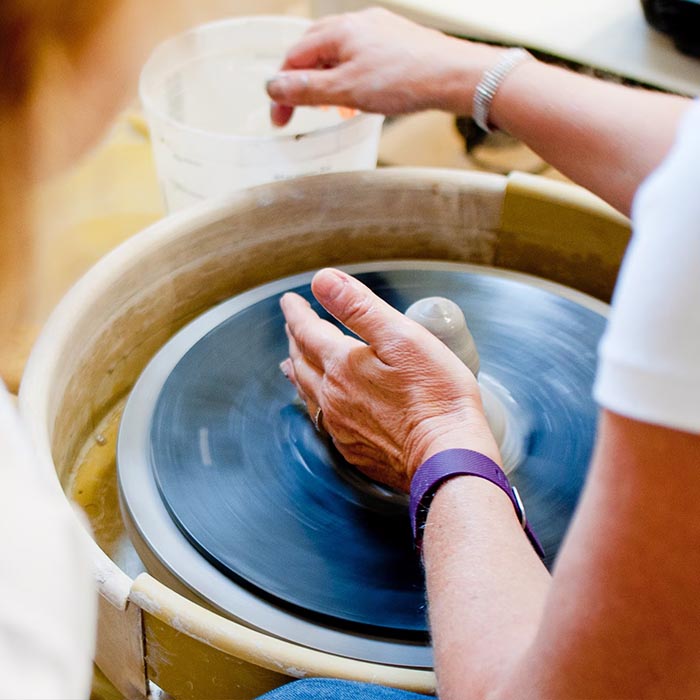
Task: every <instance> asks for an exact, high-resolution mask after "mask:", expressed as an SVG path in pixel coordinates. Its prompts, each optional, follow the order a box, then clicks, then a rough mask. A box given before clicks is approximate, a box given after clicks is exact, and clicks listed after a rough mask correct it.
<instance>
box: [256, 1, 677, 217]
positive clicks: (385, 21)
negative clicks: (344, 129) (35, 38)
mask: <svg viewBox="0 0 700 700" xmlns="http://www.w3.org/2000/svg"><path fill="white" fill-rule="evenodd" d="M503 51H504V49H502V48H496V47H492V46H485V45H482V44H475V43H472V42H468V41H461V40H458V39H455V38H452V37H448V36H445V35H444V34H442V33H440V32H438V31H436V30H433V29H427V28H425V27H420V26H419V25H416V24H413V23H412V22H409V21H408V20H406V19H403V18H401V17H397V16H395V15H392V14H391V13H389V12H387V11H385V10H381V9H372V10H366V11H364V12H358V13H351V14H347V15H341V16H337V17H329V18H324V19H321V20H319V22H317V23H316V24H314V25H313V26H312V27H311V28H310V29H309V31H308V33H307V34H306V36H305V37H304V38H303V39H302V40H301V41H300V42H299V43H298V44H297V45H296V46H295V47H294V48H292V49H291V50H290V51H289V53H288V54H287V57H286V61H285V63H284V65H283V66H282V68H281V70H280V72H279V73H278V74H277V76H275V78H274V79H273V80H271V81H270V82H269V83H268V92H269V94H270V97H271V98H272V99H273V101H274V104H273V107H272V120H273V122H274V123H277V124H284V123H286V122H287V121H288V120H289V118H290V116H291V113H292V106H295V105H300V104H337V105H343V106H346V107H355V108H359V109H362V110H364V111H368V112H380V113H383V114H404V113H408V112H415V111H418V110H421V109H426V108H435V109H443V110H446V111H449V112H454V113H455V114H463V115H468V114H470V113H471V105H472V100H473V95H474V88H475V87H476V85H477V83H478V81H479V79H480V77H481V75H482V73H483V72H484V70H486V69H488V68H491V67H492V66H493V65H494V64H495V63H496V62H497V61H498V59H499V57H500V56H501V55H502V53H503ZM324 66H326V68H324ZM327 66H330V67H327ZM688 104H689V100H688V99H686V98H683V97H676V96H672V95H666V94H661V93H654V92H649V91H646V90H639V89H633V88H625V87H621V86H619V85H614V84H611V83H606V82H603V81H599V80H594V79H592V78H588V77H585V76H582V75H577V74H575V73H572V72H570V71H566V70H563V69H560V68H555V67H552V66H549V65H546V64H544V63H540V62H537V61H531V62H528V63H523V64H521V65H519V66H518V67H517V68H516V69H515V70H514V71H513V72H512V73H511V75H510V77H509V78H508V79H507V80H506V81H505V82H504V83H503V84H502V87H501V89H500V90H499V91H498V93H497V94H496V97H495V99H494V101H493V105H492V109H491V122H492V123H493V125H494V126H496V127H499V128H502V129H504V130H505V131H508V132H509V133H511V134H513V135H514V136H516V137H518V138H519V139H521V140H522V141H524V142H525V143H527V144H528V146H530V148H532V149H533V150H534V151H535V152H537V153H539V154H540V155H541V156H542V157H543V158H544V159H545V160H546V161H547V162H548V163H551V164H552V165H553V166H555V167H556V168H558V169H559V170H561V172H563V173H564V174H565V175H567V176H568V177H570V178H571V179H572V180H573V181H574V182H577V183H579V184H582V185H584V186H585V187H587V188H588V189H590V190H592V191H593V192H595V193H596V194H598V195H599V196H601V197H602V198H603V199H605V200H607V201H608V202H610V203H611V204H612V205H613V206H614V207H616V208H617V209H619V210H620V211H622V212H624V213H625V214H627V213H629V208H630V204H631V202H632V197H633V196H634V193H635V191H636V189H637V187H638V186H639V183H640V182H641V181H642V180H643V179H644V178H645V177H646V175H647V174H648V173H649V172H650V171H651V170H653V169H654V168H655V167H656V166H657V165H658V164H659V162H660V161H661V159H662V158H663V156H664V154H665V153H666V152H667V151H668V148H669V146H670V145H671V142H672V140H673V137H674V134H675V132H676V126H677V123H678V119H679V117H680V116H681V114H682V113H683V112H684V111H685V109H686V108H687V106H688Z"/></svg>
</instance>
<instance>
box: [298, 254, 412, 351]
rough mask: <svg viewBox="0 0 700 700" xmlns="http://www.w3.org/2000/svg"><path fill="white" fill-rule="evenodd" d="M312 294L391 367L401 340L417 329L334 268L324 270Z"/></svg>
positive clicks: (352, 278) (313, 284)
mask: <svg viewBox="0 0 700 700" xmlns="http://www.w3.org/2000/svg"><path fill="white" fill-rule="evenodd" d="M311 290H312V291H313V293H314V296H315V297H316V299H318V301H319V303H320V304H322V305H323V307H324V308H325V309H326V311H328V312H329V313H330V314H332V315H333V316H334V317H335V318H337V319H338V321H340V322H341V323H342V324H343V325H344V326H345V327H346V328H347V329H349V330H350V331H352V332H353V333H355V334H356V335H358V336H359V337H360V338H362V339H363V340H364V341H365V342H367V343H369V344H370V345H371V346H372V348H373V349H374V351H375V353H376V354H377V356H378V357H379V359H381V360H382V361H383V362H385V363H387V364H391V359H392V355H393V354H394V353H393V352H392V350H394V349H396V348H397V340H398V339H400V338H401V337H405V336H406V335H408V334H409V333H410V331H411V330H412V328H413V327H414V326H415V325H417V324H414V322H413V321H411V320H410V319H408V318H406V316H404V315H403V314H402V313H401V312H400V311H398V310H396V309H395V308H394V307H393V306H391V305H390V304H387V302H385V301H384V300H383V299H380V298H379V297H378V296H377V295H376V294H375V293H374V292H372V290H371V289H369V288H368V287H366V286H365V285H364V284H362V282H360V281H359V280H357V279H355V278H354V277H352V276H350V275H348V274H346V273H345V272H341V271H340V270H336V269H333V268H325V269H323V270H320V271H319V272H317V273H316V275H315V276H314V278H313V280H312V282H311Z"/></svg>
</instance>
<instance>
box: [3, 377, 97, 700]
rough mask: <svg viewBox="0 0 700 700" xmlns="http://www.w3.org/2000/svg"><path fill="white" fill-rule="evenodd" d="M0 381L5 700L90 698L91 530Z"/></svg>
mask: <svg viewBox="0 0 700 700" xmlns="http://www.w3.org/2000/svg"><path fill="white" fill-rule="evenodd" d="M39 467H40V465H38V462H37V457H36V455H35V454H34V453H33V451H32V449H31V446H30V444H29V441H28V439H27V437H26V434H25V431H24V426H23V425H22V424H21V422H20V418H19V415H18V413H17V410H16V408H15V406H14V405H13V404H12V400H11V398H10V396H9V394H8V393H7V391H6V389H5V387H4V386H3V384H2V382H0V698H13V699H16V698H41V699H42V700H47V699H48V698H66V699H70V700H78V699H80V698H87V697H89V695H90V682H91V677H92V656H93V652H94V636H95V624H96V593H95V589H94V583H93V577H92V575H91V567H90V563H89V554H88V549H87V541H86V533H85V532H83V531H82V530H81V525H80V523H79V520H78V518H77V517H76V513H74V511H73V509H72V507H71V506H70V504H69V503H68V501H67V500H66V499H65V498H63V496H62V494H61V493H59V492H58V491H57V490H54V489H52V488H51V486H52V485H51V484H48V483H47V482H46V477H43V478H42V475H41V474H40V473H39Z"/></svg>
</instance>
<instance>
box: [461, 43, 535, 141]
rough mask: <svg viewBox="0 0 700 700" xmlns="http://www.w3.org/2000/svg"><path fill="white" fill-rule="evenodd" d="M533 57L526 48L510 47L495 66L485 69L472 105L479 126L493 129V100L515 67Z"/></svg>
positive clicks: (473, 116) (486, 130)
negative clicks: (491, 125)
mask: <svg viewBox="0 0 700 700" xmlns="http://www.w3.org/2000/svg"><path fill="white" fill-rule="evenodd" d="M532 58H534V57H533V55H532V54H531V53H528V52H527V51H525V49H521V48H515V49H508V50H507V51H506V52H505V53H504V54H503V56H501V60H500V61H499V62H498V63H497V64H496V65H495V66H494V67H493V68H489V70H486V71H484V74H483V75H482V76H481V80H480V81H479V84H478V85H477V86H476V89H475V90H474V104H473V107H472V118H473V119H474V121H475V122H476V123H477V125H478V126H479V128H481V129H483V130H484V131H485V132H487V133H489V132H490V131H491V129H490V127H489V112H490V111H491V102H493V98H494V97H495V95H496V92H497V91H498V88H499V87H501V83H502V82H503V80H504V79H505V78H506V76H507V75H508V74H509V73H510V72H511V71H512V70H513V68H515V67H516V66H518V65H520V64H521V63H522V62H523V61H528V60H530V59H532Z"/></svg>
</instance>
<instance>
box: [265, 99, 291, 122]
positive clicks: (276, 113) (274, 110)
mask: <svg viewBox="0 0 700 700" xmlns="http://www.w3.org/2000/svg"><path fill="white" fill-rule="evenodd" d="M293 114H294V107H290V106H289V105H280V104H277V103H276V102H272V103H271V104H270V121H271V122H272V123H273V124H274V125H275V126H279V127H282V126H284V125H285V124H287V123H288V122H289V120H290V119H291V118H292V115H293Z"/></svg>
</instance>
